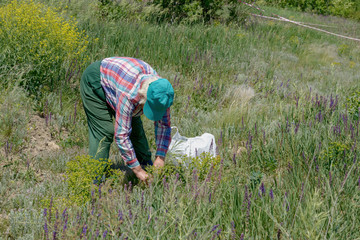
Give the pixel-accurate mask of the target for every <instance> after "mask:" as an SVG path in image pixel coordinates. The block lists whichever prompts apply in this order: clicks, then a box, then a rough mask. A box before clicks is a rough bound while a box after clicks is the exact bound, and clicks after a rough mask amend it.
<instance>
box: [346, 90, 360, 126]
mask: <svg viewBox="0 0 360 240" xmlns="http://www.w3.org/2000/svg"><path fill="white" fill-rule="evenodd" d="M346 102H347V108H348V111H349V113H350V115H351V116H353V118H354V119H356V120H358V119H359V114H360V112H359V111H360V91H356V92H354V93H353V94H352V95H350V97H348V98H347V99H346Z"/></svg>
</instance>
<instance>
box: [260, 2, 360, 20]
mask: <svg viewBox="0 0 360 240" xmlns="http://www.w3.org/2000/svg"><path fill="white" fill-rule="evenodd" d="M265 2H266V3H267V4H270V5H275V6H280V7H294V8H297V9H299V10H301V11H311V12H315V13H319V14H331V15H336V16H342V17H351V18H355V19H360V14H359V11H360V3H358V2H357V0H300V1H298V0H290V1H287V0H265Z"/></svg>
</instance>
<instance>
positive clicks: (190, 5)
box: [99, 0, 247, 24]
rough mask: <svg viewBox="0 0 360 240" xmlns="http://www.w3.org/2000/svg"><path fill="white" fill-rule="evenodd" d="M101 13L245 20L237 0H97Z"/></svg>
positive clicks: (112, 16)
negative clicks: (145, 0) (140, 0)
mask: <svg viewBox="0 0 360 240" xmlns="http://www.w3.org/2000/svg"><path fill="white" fill-rule="evenodd" d="M99 9H100V14H101V16H102V17H107V18H108V19H112V20H116V19H137V20H139V19H141V20H146V21H150V22H170V23H190V24H191V23H199V22H211V21H217V22H223V23H229V22H240V23H241V22H244V20H245V18H246V17H247V13H246V11H245V9H244V8H243V5H242V4H239V3H238V1H237V0H225V1H220V0H182V1H177V0H152V1H149V2H145V3H144V2H139V1H129V0H125V1H112V0H100V1H99Z"/></svg>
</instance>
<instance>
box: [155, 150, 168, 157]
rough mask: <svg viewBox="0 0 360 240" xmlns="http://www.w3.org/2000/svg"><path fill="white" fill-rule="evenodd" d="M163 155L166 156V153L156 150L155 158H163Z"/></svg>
mask: <svg viewBox="0 0 360 240" xmlns="http://www.w3.org/2000/svg"><path fill="white" fill-rule="evenodd" d="M165 155H166V152H165V151H163V150H160V149H158V150H157V151H156V156H160V157H165Z"/></svg>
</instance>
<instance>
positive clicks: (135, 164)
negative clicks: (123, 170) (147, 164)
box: [126, 158, 140, 169]
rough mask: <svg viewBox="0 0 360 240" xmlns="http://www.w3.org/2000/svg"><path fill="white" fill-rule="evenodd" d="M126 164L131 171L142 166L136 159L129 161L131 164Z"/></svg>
mask: <svg viewBox="0 0 360 240" xmlns="http://www.w3.org/2000/svg"><path fill="white" fill-rule="evenodd" d="M126 164H127V166H128V167H129V168H131V169H133V168H135V167H137V166H140V163H139V161H138V160H137V159H136V158H135V159H133V160H131V161H129V162H127V163H126Z"/></svg>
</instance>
